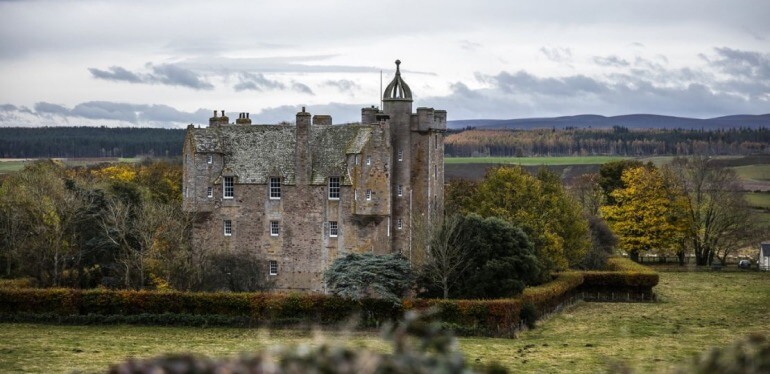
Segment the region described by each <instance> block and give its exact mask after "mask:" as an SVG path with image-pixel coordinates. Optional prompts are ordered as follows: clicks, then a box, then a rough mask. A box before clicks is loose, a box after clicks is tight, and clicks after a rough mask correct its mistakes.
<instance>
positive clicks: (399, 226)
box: [396, 218, 404, 230]
mask: <svg viewBox="0 0 770 374" xmlns="http://www.w3.org/2000/svg"><path fill="white" fill-rule="evenodd" d="M403 228H404V220H403V219H401V218H399V219H398V220H397V221H396V229H398V230H401V229H403Z"/></svg>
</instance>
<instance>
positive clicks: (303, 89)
mask: <svg viewBox="0 0 770 374" xmlns="http://www.w3.org/2000/svg"><path fill="white" fill-rule="evenodd" d="M291 89H292V90H294V91H297V92H300V93H304V94H308V95H315V94H314V93H313V90H311V89H310V87H308V86H307V85H306V84H302V83H299V82H292V84H291Z"/></svg>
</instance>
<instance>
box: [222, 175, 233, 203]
mask: <svg viewBox="0 0 770 374" xmlns="http://www.w3.org/2000/svg"><path fill="white" fill-rule="evenodd" d="M222 197H224V198H225V199H232V198H233V197H235V178H233V177H225V178H224V182H222Z"/></svg>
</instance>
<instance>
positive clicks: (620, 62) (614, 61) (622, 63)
mask: <svg viewBox="0 0 770 374" xmlns="http://www.w3.org/2000/svg"><path fill="white" fill-rule="evenodd" d="M593 60H594V62H595V63H596V64H597V65H601V66H614V67H626V66H629V65H630V63H629V62H628V61H626V60H625V59H622V58H620V57H618V56H607V57H601V56H595V57H594V58H593Z"/></svg>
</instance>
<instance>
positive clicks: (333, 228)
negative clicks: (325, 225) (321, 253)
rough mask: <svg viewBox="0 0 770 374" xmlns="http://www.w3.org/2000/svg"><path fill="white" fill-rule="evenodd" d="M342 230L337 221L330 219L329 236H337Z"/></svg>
mask: <svg viewBox="0 0 770 374" xmlns="http://www.w3.org/2000/svg"><path fill="white" fill-rule="evenodd" d="M339 232H340V230H339V227H338V226H337V221H329V237H331V238H336V237H337V235H338V234H339Z"/></svg>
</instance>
